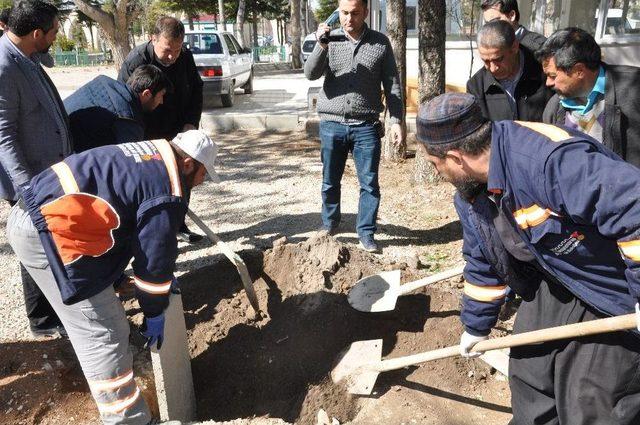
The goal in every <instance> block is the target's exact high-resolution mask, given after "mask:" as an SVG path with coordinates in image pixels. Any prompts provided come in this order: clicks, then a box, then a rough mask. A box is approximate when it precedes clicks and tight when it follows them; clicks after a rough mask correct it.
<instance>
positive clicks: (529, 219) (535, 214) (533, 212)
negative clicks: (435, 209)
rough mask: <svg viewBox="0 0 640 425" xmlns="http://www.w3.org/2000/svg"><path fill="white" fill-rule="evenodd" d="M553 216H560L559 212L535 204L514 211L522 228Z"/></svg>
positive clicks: (540, 222) (537, 223) (535, 224)
mask: <svg viewBox="0 0 640 425" xmlns="http://www.w3.org/2000/svg"><path fill="white" fill-rule="evenodd" d="M551 216H555V217H558V214H556V213H554V212H553V211H551V210H550V209H548V208H547V209H545V208H541V207H539V206H537V205H535V204H534V205H532V206H530V207H528V208H521V209H519V210H518V211H516V212H514V213H513V217H514V218H515V219H516V223H518V226H520V228H522V229H526V228H528V227H534V226H537V225H539V224H542V223H544V222H545V220H546V219H548V218H549V217H551Z"/></svg>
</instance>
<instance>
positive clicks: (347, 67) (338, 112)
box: [304, 27, 404, 124]
mask: <svg viewBox="0 0 640 425" xmlns="http://www.w3.org/2000/svg"><path fill="white" fill-rule="evenodd" d="M331 36H332V38H334V37H336V36H338V37H340V36H342V37H344V39H343V40H341V41H331V42H330V43H329V47H328V48H327V49H323V48H322V47H320V44H319V43H318V44H316V47H315V49H314V51H313V53H312V54H311V55H310V56H309V58H308V59H307V62H306V63H305V66H304V74H305V76H306V77H307V78H308V79H309V80H317V79H318V78H320V77H322V76H323V75H324V77H325V78H324V84H323V86H322V90H321V91H320V93H319V95H318V106H317V107H318V114H319V115H320V118H321V119H322V120H326V121H337V122H344V123H349V122H361V121H376V120H378V119H379V117H380V113H381V112H382V111H383V110H384V105H383V104H382V98H381V96H380V84H382V87H383V88H384V95H385V98H386V103H387V105H388V107H389V114H390V116H391V119H390V121H391V123H392V124H394V123H400V122H401V121H402V119H403V117H404V101H403V99H402V91H401V88H400V79H399V77H398V68H397V66H396V61H395V58H394V56H393V51H392V50H391V43H389V39H388V38H387V37H386V36H385V35H384V34H382V33H380V32H378V31H374V30H372V29H369V28H368V27H365V30H364V32H363V34H362V37H361V38H360V41H358V42H357V43H353V42H351V41H350V40H349V39H347V38H346V37H345V36H344V31H343V30H342V28H340V29H337V30H333V31H332V32H331Z"/></svg>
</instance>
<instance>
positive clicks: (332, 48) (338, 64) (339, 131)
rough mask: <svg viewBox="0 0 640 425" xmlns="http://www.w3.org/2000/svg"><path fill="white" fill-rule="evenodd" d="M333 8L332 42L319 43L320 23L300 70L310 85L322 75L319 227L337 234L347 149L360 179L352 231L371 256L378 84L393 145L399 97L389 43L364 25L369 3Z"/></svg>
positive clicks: (345, 2)
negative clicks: (335, 24)
mask: <svg viewBox="0 0 640 425" xmlns="http://www.w3.org/2000/svg"><path fill="white" fill-rule="evenodd" d="M338 8H339V10H340V12H339V13H340V24H341V25H342V28H340V29H337V30H334V31H332V32H331V38H332V39H334V41H331V42H329V43H324V42H323V40H324V37H323V36H324V34H325V33H326V32H328V31H329V30H330V28H329V26H328V25H326V24H320V25H319V28H318V31H317V32H316V38H317V39H318V43H317V44H316V47H315V49H314V51H313V53H311V55H310V56H309V58H308V59H307V62H306V63H305V65H304V73H305V76H306V77H307V78H308V79H309V80H317V79H318V78H320V77H322V76H324V84H323V87H322V90H321V91H320V93H319V95H318V106H317V108H318V114H319V115H320V119H321V121H320V139H321V142H322V145H321V157H322V165H323V167H322V223H323V230H324V231H326V232H328V233H329V234H335V233H336V232H337V231H338V226H339V224H340V218H341V215H340V180H341V179H342V174H343V172H344V166H345V163H346V161H347V156H348V154H349V152H352V153H353V160H354V162H355V165H356V170H357V173H358V181H359V182H360V202H359V205H358V221H357V226H356V230H357V232H358V237H359V239H360V245H361V246H362V247H363V248H364V249H365V250H367V251H369V252H376V251H377V250H378V246H377V244H376V242H375V240H374V233H375V231H376V218H377V215H378V206H379V205H380V186H379V184H378V166H379V164H380V149H381V147H380V138H381V137H382V135H383V133H384V131H383V126H382V124H381V123H380V113H381V112H382V111H383V109H384V106H383V104H382V100H381V96H380V85H381V84H382V87H383V88H384V95H385V99H386V104H387V106H388V108H389V114H390V116H391V118H390V121H391V133H392V139H393V141H394V143H395V144H401V143H402V142H403V140H404V134H403V132H402V126H401V122H402V120H403V117H404V103H403V102H404V100H403V98H402V89H401V87H400V80H399V78H398V69H397V67H396V61H395V58H394V56H393V51H392V50H391V44H390V43H389V39H388V38H387V37H386V36H385V35H384V34H382V33H379V32H377V31H374V30H372V29H369V27H368V26H367V24H366V23H365V22H364V20H365V18H366V17H367V15H368V13H369V12H368V9H367V0H340V2H339V3H338ZM335 39H338V40H335Z"/></svg>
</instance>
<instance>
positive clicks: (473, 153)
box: [417, 94, 640, 425]
mask: <svg viewBox="0 0 640 425" xmlns="http://www.w3.org/2000/svg"><path fill="white" fill-rule="evenodd" d="M417 136H418V139H419V141H420V142H422V144H423V146H424V147H425V148H426V151H427V153H428V157H429V161H430V162H431V163H433V165H434V166H435V167H436V169H437V170H438V172H439V174H440V175H442V176H443V177H444V178H445V179H446V180H447V181H449V182H450V183H452V184H454V185H455V186H456V188H457V189H458V190H457V194H456V197H455V206H456V209H457V211H458V214H459V216H460V221H461V222H462V227H463V233H464V241H463V256H464V258H465V261H466V265H465V270H464V277H465V286H464V295H463V307H462V312H461V320H462V322H463V325H464V328H465V331H464V333H463V335H462V337H461V340H460V350H461V354H463V355H464V356H467V357H471V356H475V355H479V353H477V352H474V351H472V347H473V345H475V344H476V343H477V342H479V341H482V340H484V339H486V338H487V335H488V334H489V332H490V330H491V328H492V327H493V326H494V325H495V323H496V321H497V317H498V312H499V310H500V307H501V305H502V304H503V302H504V300H505V298H506V296H507V294H508V291H510V290H513V291H515V292H516V293H518V294H519V295H521V296H522V298H523V300H524V301H523V303H522V305H521V306H520V308H519V310H518V313H517V316H516V322H515V325H514V332H515V333H520V332H526V331H532V330H536V329H542V328H548V327H553V326H559V325H565V324H570V323H577V322H584V321H588V320H593V319H597V318H601V317H605V316H613V315H622V314H628V313H631V312H634V311H636V312H637V311H638V299H639V298H640V170H639V169H638V168H636V167H634V166H632V165H630V164H628V163H626V162H624V161H623V160H622V159H621V158H620V157H618V156H617V155H616V154H614V153H613V152H611V151H610V150H608V149H607V148H606V147H604V146H603V145H602V144H600V143H598V142H597V141H595V140H594V139H592V138H590V137H589V136H587V135H585V134H584V133H580V132H575V131H572V130H569V129H565V128H561V127H556V126H552V125H548V124H542V123H532V122H520V121H498V122H489V121H486V120H485V119H484V118H482V114H481V111H480V108H479V106H478V104H477V103H476V101H475V98H474V97H473V96H471V95H469V94H445V95H441V96H438V97H436V98H435V99H433V100H432V101H430V102H428V103H427V104H425V105H423V106H422V107H421V108H420V111H419V113H418V117H417ZM639 317H640V314H639ZM639 324H640V320H639ZM510 355H511V359H510V363H509V378H510V380H509V383H510V387H511V393H512V407H513V416H514V418H513V421H512V422H511V423H512V424H517V425H530V424H558V423H559V424H612V425H613V424H616V425H625V424H628V425H632V424H638V423H640V335H639V334H638V333H637V332H635V331H634V332H616V333H609V334H604V335H598V336H591V337H586V338H578V339H575V340H565V341H559V342H552V343H545V344H541V345H536V346H528V347H518V348H513V349H512V350H511V354H510Z"/></svg>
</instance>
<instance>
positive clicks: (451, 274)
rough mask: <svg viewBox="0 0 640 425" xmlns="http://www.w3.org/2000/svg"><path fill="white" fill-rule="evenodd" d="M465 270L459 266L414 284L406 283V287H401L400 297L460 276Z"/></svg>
mask: <svg viewBox="0 0 640 425" xmlns="http://www.w3.org/2000/svg"><path fill="white" fill-rule="evenodd" d="M463 270H464V266H458V267H454V268H452V269H449V270H445V271H443V272H440V273H436V274H433V275H431V276H427V277H423V278H422V279H419V280H416V281H414V282H409V283H405V284H404V285H402V286H400V291H399V293H398V295H406V294H408V293H410V292H413V291H415V290H416V289H418V288H422V287H423V286H427V285H431V284H432V283H437V282H440V281H442V280H446V279H451V278H452V277H456V276H459V275H461V274H462V271H463Z"/></svg>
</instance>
